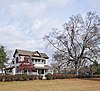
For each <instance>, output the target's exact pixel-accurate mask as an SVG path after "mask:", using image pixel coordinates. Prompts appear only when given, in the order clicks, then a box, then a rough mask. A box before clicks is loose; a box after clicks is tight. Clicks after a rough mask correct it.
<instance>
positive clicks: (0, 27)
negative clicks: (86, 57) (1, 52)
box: [0, 0, 100, 55]
mask: <svg viewBox="0 0 100 91" xmlns="http://www.w3.org/2000/svg"><path fill="white" fill-rule="evenodd" d="M88 11H93V12H94V11H96V12H97V14H99V15H100V0H0V44H2V45H4V46H6V47H7V48H8V49H9V50H12V51H14V50H15V49H26V50H34V51H35V50H37V51H41V52H46V53H47V54H49V55H50V54H51V53H52V51H51V49H50V48H48V49H47V50H46V49H45V42H44V41H43V36H44V35H45V34H48V33H49V32H50V31H51V30H52V28H55V27H59V26H61V25H62V24H63V23H64V22H66V21H67V20H68V18H69V17H70V16H72V15H75V14H78V13H81V14H84V13H86V12H88Z"/></svg>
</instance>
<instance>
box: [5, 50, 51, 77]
mask: <svg viewBox="0 0 100 91" xmlns="http://www.w3.org/2000/svg"><path fill="white" fill-rule="evenodd" d="M48 59H49V57H48V56H47V55H46V54H45V53H40V52H38V51H35V52H32V51H26V50H20V49H16V50H15V52H14V55H13V60H12V64H11V66H10V67H8V68H6V70H9V72H10V74H13V75H16V74H35V75H43V76H45V75H46V74H48V73H52V70H51V67H50V66H49V65H48V64H47V61H48Z"/></svg>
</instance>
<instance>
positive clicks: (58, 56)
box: [51, 51, 69, 74]
mask: <svg viewBox="0 0 100 91" xmlns="http://www.w3.org/2000/svg"><path fill="white" fill-rule="evenodd" d="M68 64H69V63H68V61H66V58H65V55H64V53H63V52H61V51H55V52H54V54H53V56H52V62H51V65H52V67H53V68H54V70H55V71H56V73H58V74H59V73H61V70H62V69H64V68H65V66H66V65H68Z"/></svg>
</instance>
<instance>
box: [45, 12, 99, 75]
mask: <svg viewBox="0 0 100 91" xmlns="http://www.w3.org/2000/svg"><path fill="white" fill-rule="evenodd" d="M45 39H46V40H47V41H48V42H49V43H50V44H51V45H52V46H53V47H54V48H56V49H57V50H58V51H60V52H63V53H64V55H65V57H66V59H67V60H66V61H68V62H70V63H72V64H73V65H74V68H75V71H76V74H78V72H79V69H80V67H81V66H83V65H84V63H86V62H87V61H91V62H94V63H95V60H97V59H98V57H100V17H99V16H98V15H96V13H92V12H88V13H87V14H86V15H85V16H82V15H80V14H78V15H76V16H72V17H70V20H69V21H68V22H67V23H65V24H64V25H63V30H58V29H53V31H52V32H51V33H50V34H49V35H46V36H45Z"/></svg>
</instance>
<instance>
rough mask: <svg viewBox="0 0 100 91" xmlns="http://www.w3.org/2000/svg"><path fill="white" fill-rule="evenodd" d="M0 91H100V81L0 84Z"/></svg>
mask: <svg viewBox="0 0 100 91" xmlns="http://www.w3.org/2000/svg"><path fill="white" fill-rule="evenodd" d="M0 91H100V79H99V81H98V80H97V81H96V80H83V79H60V80H59V79H58V80H33V81H15V82H0Z"/></svg>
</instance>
